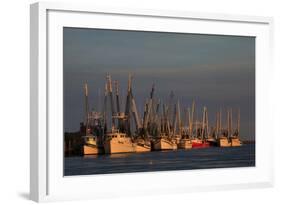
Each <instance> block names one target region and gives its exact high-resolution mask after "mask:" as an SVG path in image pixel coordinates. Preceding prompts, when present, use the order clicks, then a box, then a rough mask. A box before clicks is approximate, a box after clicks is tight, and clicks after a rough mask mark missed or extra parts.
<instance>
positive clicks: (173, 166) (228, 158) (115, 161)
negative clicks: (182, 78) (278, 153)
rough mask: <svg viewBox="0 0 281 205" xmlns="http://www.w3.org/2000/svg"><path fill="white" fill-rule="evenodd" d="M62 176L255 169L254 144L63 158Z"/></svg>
mask: <svg viewBox="0 0 281 205" xmlns="http://www.w3.org/2000/svg"><path fill="white" fill-rule="evenodd" d="M64 163H65V167H64V174H65V176H70V175H89V174H109V173H128V172H147V171H169V170H189V169H207V168H226V167H249V166H255V145H254V144H247V145H243V146H241V147H227V148H220V147H210V148H204V149H190V150H176V151H155V152H149V153H129V154H113V155H89V156H84V157H83V156H79V157H66V158H65V159H64Z"/></svg>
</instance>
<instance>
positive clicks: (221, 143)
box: [217, 135, 231, 147]
mask: <svg viewBox="0 0 281 205" xmlns="http://www.w3.org/2000/svg"><path fill="white" fill-rule="evenodd" d="M217 145H218V147H230V146H231V143H230V142H229V141H228V138H227V137H226V136H224V135H222V136H220V137H219V138H218V139H217Z"/></svg>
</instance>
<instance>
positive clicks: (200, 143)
mask: <svg viewBox="0 0 281 205" xmlns="http://www.w3.org/2000/svg"><path fill="white" fill-rule="evenodd" d="M191 142H192V148H205V147H210V143H209V142H208V141H206V140H204V139H200V138H196V139H193V140H191Z"/></svg>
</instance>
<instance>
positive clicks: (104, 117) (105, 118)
mask: <svg viewBox="0 0 281 205" xmlns="http://www.w3.org/2000/svg"><path fill="white" fill-rule="evenodd" d="M107 95H108V89H107V83H105V86H104V102H103V135H104V133H106V131H107Z"/></svg>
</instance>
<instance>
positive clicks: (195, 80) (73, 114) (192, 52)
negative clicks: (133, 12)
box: [63, 27, 255, 140]
mask: <svg viewBox="0 0 281 205" xmlns="http://www.w3.org/2000/svg"><path fill="white" fill-rule="evenodd" d="M63 72H64V73H63V75H64V79H63V87H64V129H65V131H66V132H72V131H77V130H79V123H80V122H82V121H83V115H84V97H83V84H84V83H85V82H87V83H88V87H89V102H90V108H91V109H94V110H101V108H102V102H103V95H104V84H105V79H106V74H107V73H109V74H110V75H111V77H112V80H118V81H119V84H120V94H121V106H122V109H123V110H124V106H125V96H126V89H127V81H128V74H129V73H131V74H132V75H133V81H132V87H133V95H134V97H135V100H136V104H137V108H138V111H139V113H140V114H141V115H142V114H143V107H144V102H145V100H146V99H147V98H148V97H149V93H150V90H151V87H152V84H155V98H156V99H158V98H159V99H160V100H161V102H162V103H167V102H168V100H169V94H170V92H171V91H173V92H174V94H175V97H174V98H175V100H179V102H180V105H181V107H182V109H183V108H187V107H190V106H191V103H192V100H195V103H196V104H195V105H196V116H197V118H198V119H202V110H203V106H206V107H207V109H208V116H209V123H211V124H214V121H215V113H216V112H217V111H218V110H219V109H222V111H223V124H225V125H226V110H227V109H228V108H232V110H233V118H234V119H233V121H234V127H235V126H236V125H235V124H236V123H235V122H236V116H237V110H238V109H240V113H241V114H240V115H241V126H240V127H241V138H242V139H250V140H254V139H255V38H254V37H247V36H246V37H245V36H222V35H206V34H187V33H165V32H148V31H122V30H105V29H87V28H67V27H66V28H64V29H63ZM182 115H183V110H182Z"/></svg>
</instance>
